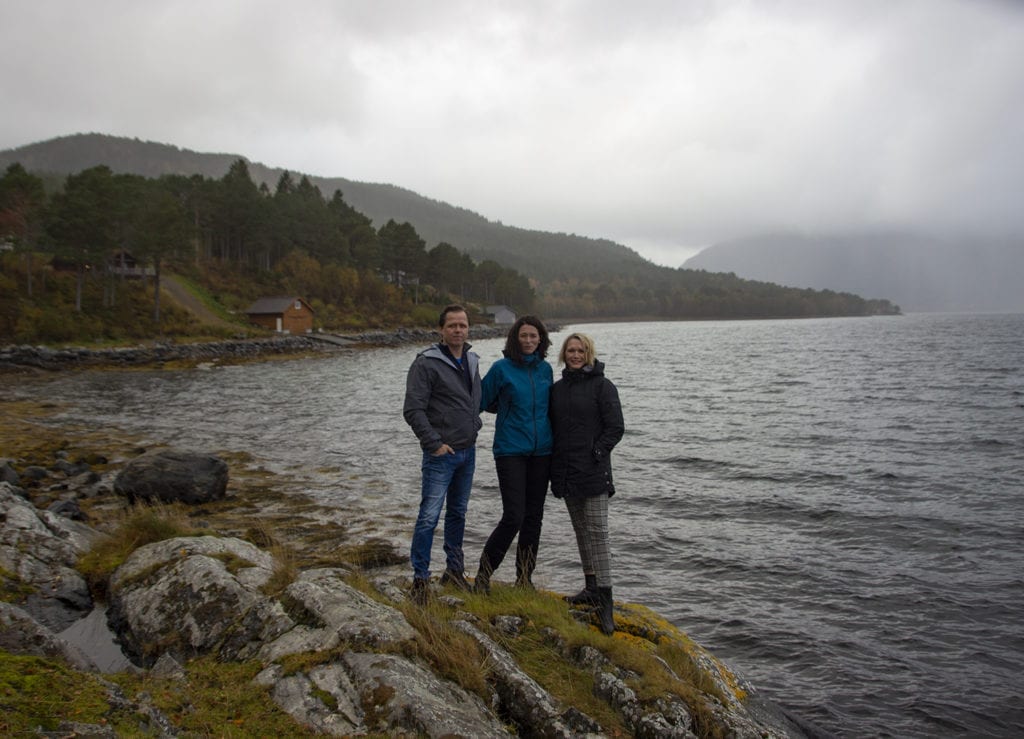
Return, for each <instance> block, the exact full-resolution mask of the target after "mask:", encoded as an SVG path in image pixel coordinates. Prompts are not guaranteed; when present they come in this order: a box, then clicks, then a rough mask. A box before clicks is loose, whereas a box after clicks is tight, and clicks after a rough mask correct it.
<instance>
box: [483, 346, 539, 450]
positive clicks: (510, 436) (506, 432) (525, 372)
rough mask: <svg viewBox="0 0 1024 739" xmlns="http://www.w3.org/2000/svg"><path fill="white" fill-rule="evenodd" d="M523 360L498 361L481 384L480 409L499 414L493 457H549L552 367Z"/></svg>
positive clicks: (536, 359) (531, 359)
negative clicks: (549, 408)
mask: <svg viewBox="0 0 1024 739" xmlns="http://www.w3.org/2000/svg"><path fill="white" fill-rule="evenodd" d="M523 359H524V362H523V364H517V363H515V362H513V361H512V360H511V359H508V358H507V357H505V358H503V359H499V360H498V361H497V362H495V363H494V364H492V365H491V368H490V369H489V370H487V375H486V376H485V377H484V379H483V382H482V383H481V399H480V409H481V410H484V411H487V412H489V413H497V414H498V418H497V421H496V422H495V426H494V446H493V449H494V456H495V457H513V456H538V457H539V456H544V455H547V454H551V422H550V421H549V420H548V396H549V394H550V392H551V382H552V376H553V373H552V371H551V365H550V364H548V363H547V361H545V360H543V359H541V358H540V357H538V356H537V355H536V354H529V355H527V356H525V357H523Z"/></svg>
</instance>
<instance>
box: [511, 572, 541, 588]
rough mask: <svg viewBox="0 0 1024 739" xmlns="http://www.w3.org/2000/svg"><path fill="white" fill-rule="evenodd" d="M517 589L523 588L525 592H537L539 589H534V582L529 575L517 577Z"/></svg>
mask: <svg viewBox="0 0 1024 739" xmlns="http://www.w3.org/2000/svg"><path fill="white" fill-rule="evenodd" d="M516 587H517V588H522V589H523V590H536V589H537V588H535V587H534V585H533V580H531V579H530V576H529V575H527V576H526V577H523V576H520V577H517V578H516Z"/></svg>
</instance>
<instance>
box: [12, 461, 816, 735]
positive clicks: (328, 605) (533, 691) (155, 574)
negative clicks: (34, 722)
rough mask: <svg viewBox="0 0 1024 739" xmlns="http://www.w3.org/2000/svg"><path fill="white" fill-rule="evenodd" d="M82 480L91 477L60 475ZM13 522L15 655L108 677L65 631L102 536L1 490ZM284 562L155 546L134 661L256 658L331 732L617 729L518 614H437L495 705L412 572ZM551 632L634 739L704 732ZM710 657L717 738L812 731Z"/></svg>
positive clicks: (117, 590) (130, 639)
mask: <svg viewBox="0 0 1024 739" xmlns="http://www.w3.org/2000/svg"><path fill="white" fill-rule="evenodd" d="M71 472H77V473H78V474H81V471H77V470H68V471H65V472H62V473H60V474H68V473H71ZM23 473H24V470H22V474H23ZM52 474H57V473H56V472H53V473H52ZM45 488H46V486H45V485H40V486H39V489H40V490H44V489H45ZM0 513H2V520H0V566H2V567H3V568H4V572H5V574H4V577H5V578H9V579H11V580H14V581H16V582H17V584H20V585H24V590H25V596H24V598H23V601H24V602H23V603H21V604H19V605H17V606H16V605H11V604H0V648H3V649H5V650H7V651H9V652H14V653H19V654H32V655H36V656H44V657H47V658H51V659H60V660H63V661H65V662H66V663H67V664H68V665H70V666H71V667H73V668H74V669H77V670H82V671H95V670H96V669H98V668H97V660H92V659H91V658H90V656H89V655H88V654H86V653H83V650H79V649H76V648H75V645H72V644H68V643H66V642H65V641H63V640H62V639H61V638H60V637H59V636H57V632H58V631H59V630H60V629H62V628H63V627H65V626H66V625H67V622H68V621H69V620H73V619H75V618H82V617H83V616H85V615H86V614H87V613H88V612H90V611H91V607H92V603H91V599H89V597H88V590H87V588H85V586H84V582H81V576H80V575H78V574H77V573H76V571H75V570H74V564H75V561H76V559H77V557H78V556H79V555H80V554H81V553H82V552H84V551H86V550H87V549H88V547H89V546H90V544H91V542H92V541H93V540H94V539H95V538H96V536H97V533H96V532H95V531H93V530H92V529H89V528H88V527H86V526H84V525H83V524H81V523H78V522H75V521H70V520H67V519H64V518H61V517H59V516H57V515H55V514H53V513H52V512H49V511H46V510H39V509H37V508H36V507H35V506H34V505H33V504H32V503H31V502H30V501H29V500H28V495H27V493H25V491H24V490H23V489H20V488H18V487H16V486H14V485H12V484H11V483H9V482H4V483H0ZM282 567H283V563H282V562H279V561H278V560H277V559H275V557H274V556H273V555H272V554H271V553H270V552H269V551H266V550H263V549H260V548H259V547H257V546H255V545H254V544H252V543H250V542H248V541H244V540H242V539H239V538H235V537H231V536H213V535H206V536H188V537H177V538H172V539H166V540H163V541H158V542H155V543H151V544H147V545H145V546H142V547H139V548H138V549H136V550H135V551H134V552H133V553H132V554H131V555H129V556H128V557H127V558H126V559H125V561H124V562H123V563H122V564H121V565H120V567H118V568H117V569H116V570H115V572H114V573H113V575H112V576H111V577H110V580H109V583H108V585H107V593H108V599H109V603H108V623H109V625H110V627H111V628H112V631H113V633H114V635H115V636H116V639H117V640H118V642H119V643H120V645H121V648H122V649H123V650H124V653H125V654H126V655H127V656H128V657H129V658H131V660H132V662H133V663H134V665H136V666H137V667H138V668H141V669H146V670H149V671H150V672H151V673H152V674H153V675H167V676H176V679H187V673H186V671H185V670H184V669H183V668H182V667H181V665H183V664H186V663H187V662H188V661H189V660H190V659H192V658H194V657H214V658H216V659H217V660H220V661H222V662H226V661H242V660H257V661H258V662H259V664H260V665H262V671H260V672H259V673H258V675H257V677H256V678H255V683H256V684H257V685H259V686H262V687H264V688H266V690H267V693H268V695H269V697H270V699H272V700H273V701H274V702H275V703H276V704H277V705H278V706H279V707H280V708H281V709H282V710H283V711H285V712H286V713H287V714H289V715H290V716H292V717H293V718H294V719H295V720H296V721H297V722H298V723H300V724H302V725H303V726H305V727H307V729H309V730H313V731H315V732H317V733H322V734H326V735H332V736H353V735H365V734H371V735H395V734H415V735H424V736H431V737H442V736H474V737H476V736H481V737H498V736H508V735H509V734H510V733H518V734H519V735H524V736H549V737H576V736H601V735H603V734H604V730H603V728H602V727H601V725H600V724H599V723H598V721H596V720H595V719H594V718H593V717H591V716H588V715H586V714H585V713H583V712H582V711H580V710H579V709H578V708H576V707H574V706H569V705H564V704H562V703H561V702H560V701H559V700H558V699H557V698H556V697H555V696H553V695H552V694H551V693H549V692H548V691H547V690H545V688H544V687H543V686H541V685H540V684H538V683H537V682H536V681H535V680H534V679H533V678H532V677H530V675H529V674H528V673H527V672H526V671H525V670H524V669H523V668H522V667H521V666H520V665H519V664H517V662H516V659H515V658H514V656H513V654H512V652H511V651H510V650H509V649H507V648H506V646H503V644H505V645H507V644H509V643H510V640H511V641H512V642H514V640H515V639H517V638H522V637H521V634H522V633H523V632H524V629H525V624H524V623H522V619H520V618H518V617H517V616H514V615H504V616H497V617H495V618H493V619H492V620H491V622H489V623H488V622H482V621H480V620H478V619H477V618H476V617H474V616H472V615H471V614H469V613H465V612H460V609H462V607H463V606H464V605H465V604H464V602H463V601H461V600H460V599H459V598H458V597H457V596H455V595H445V596H443V597H442V598H439V599H438V601H439V603H440V605H439V606H437V607H439V608H441V607H443V608H448V609H454V611H453V612H454V613H455V614H456V616H455V618H454V619H453V620H452V621H451V625H452V627H453V628H454V629H455V630H456V631H458V632H461V634H463V635H465V636H467V637H468V638H469V639H471V640H472V642H474V643H475V644H476V645H477V646H478V647H479V649H480V652H481V654H482V655H483V656H484V661H485V663H486V664H487V666H488V670H487V689H486V690H485V691H484V693H486V694H481V692H480V691H479V690H476V691H472V690H469V689H467V688H466V687H464V686H463V685H461V684H459V683H458V682H456V681H454V680H452V679H449V678H447V677H444V676H443V675H441V674H440V673H439V672H436V671H435V670H434V669H433V668H432V667H431V664H430V663H429V662H428V661H427V660H425V659H424V657H423V656H422V651H421V649H419V648H418V645H419V644H420V640H421V638H422V635H421V634H420V633H419V632H418V630H417V627H415V626H414V625H413V624H412V623H411V622H410V618H412V616H411V615H410V617H409V618H407V617H406V615H405V613H407V612H409V611H408V608H409V605H408V604H407V601H406V596H405V590H406V586H407V583H406V582H405V576H404V575H402V574H397V573H392V574H390V575H379V576H377V577H374V578H373V579H372V580H369V581H367V580H365V579H363V580H362V581H361V582H362V583H363V585H361V586H360V587H359V588H357V587H354V586H353V584H352V577H353V575H354V574H355V573H354V572H353V571H350V570H347V569H345V568H341V567H318V568H313V569H307V570H305V571H300V572H298V573H297V574H295V575H294V576H293V577H291V578H290V582H289V581H282V578H281V577H280V575H281V573H282V571H284V572H287V570H286V569H285V570H282ZM8 590H9V588H8ZM368 593H370V594H368ZM537 597H546V596H543V595H538V596H537ZM55 603H60V604H61V605H60V607H59V608H58V607H57V606H56V605H55ZM617 609H618V614H617V615H618V616H619V617H620V618H622V619H623V621H624V622H625V621H627V620H628V621H629V622H630V624H631V625H629V626H628V629H629V632H630V633H629V636H628V638H630V639H635V640H637V641H638V643H639V642H644V643H647V644H649V645H654V644H656V643H658V642H659V641H663V640H670V639H676V640H678V639H680V638H681V636H680V635H679V634H678V633H677V632H676V633H673V632H674V629H673V628H672V627H671V626H670V625H668V624H661V623H659V622H658V621H657V619H656V618H654V617H653V614H648V613H647V612H645V611H644V610H643V609H634V610H630V609H629V608H627V607H625V606H623V605H622V604H619V605H618V606H617ZM58 613H59V616H58ZM416 613H419V612H418V611H417V612H416ZM414 620H416V619H414ZM542 636H543V639H544V640H545V641H546V642H547V647H548V651H549V652H550V654H551V659H556V660H557V659H563V660H566V663H567V664H571V665H572V666H573V667H574V668H578V669H583V670H585V671H587V672H589V673H590V674H591V676H592V678H593V684H594V690H593V694H594V695H595V696H596V697H597V698H598V699H599V700H601V701H603V702H604V703H605V704H606V705H607V706H608V709H609V710H611V711H613V712H614V714H615V715H617V716H619V717H620V720H621V723H622V725H624V726H626V727H628V729H629V731H631V732H632V733H633V735H635V736H640V737H687V738H689V737H694V736H696V731H697V730H696V728H695V726H696V721H695V718H694V714H693V713H692V711H691V707H690V706H688V705H687V703H685V702H684V701H683V700H682V699H681V698H679V697H678V696H676V695H674V694H670V693H666V694H665V695H664V696H662V697H660V698H658V699H657V700H653V701H652V700H649V699H648V700H641V699H640V698H638V697H637V694H636V692H635V691H634V690H633V689H632V688H631V687H630V686H629V681H630V679H631V678H632V677H636V676H635V675H633V674H631V673H629V671H627V670H623V669H621V668H619V667H616V666H615V665H614V664H613V663H612V662H611V660H610V659H609V658H608V657H607V656H606V655H605V654H603V653H602V652H601V651H600V650H598V649H595V648H593V647H589V646H588V647H583V648H575V649H574V648H570V647H569V646H568V645H567V644H566V643H565V642H564V641H562V637H560V636H559V635H558V633H557V632H555V631H554V630H549V632H545V633H544V634H543V635H542ZM602 638H604V637H602ZM695 654H696V655H697V658H696V659H697V661H698V662H700V664H701V667H702V669H703V670H704V672H705V673H706V674H707V675H708V676H710V679H711V680H712V682H713V683H714V686H715V688H714V690H713V691H712V692H713V694H712V693H708V694H704V695H703V697H702V699H701V700H702V701H703V702H704V705H703V709H702V711H701V714H702V718H701V719H700V720H701V721H703V722H705V723H704V726H705V728H707V722H708V721H713V723H714V730H715V731H716V732H718V733H721V734H723V735H728V736H732V737H738V738H743V739H746V738H749V739H753V738H754V737H787V736H792V737H798V736H802V735H803V734H802V733H801V732H800V730H799V729H797V728H796V726H795V725H794V724H792V723H790V722H788V721H786V719H785V717H784V716H782V714H781V713H779V712H772V711H771V710H767V709H766V708H765V706H768V704H766V703H764V702H760V701H756V700H754V701H752V700H751V698H750V696H751V695H753V693H754V691H753V689H752V688H751V687H750V686H748V685H746V684H743V683H742V681H739V680H738V678H736V677H735V676H734V675H733V674H732V673H731V672H729V671H728V670H726V669H725V668H724V667H723V666H722V665H721V663H719V662H718V661H717V660H715V659H714V658H713V657H712V656H711V655H709V654H707V653H706V652H704V651H703V650H701V649H699V648H695ZM669 672H671V670H669ZM109 701H110V703H111V706H112V707H115V706H116V705H127V704H129V703H130V704H131V706H132V710H133V711H134V712H135V713H137V714H140V715H144V716H145V717H146V721H147V725H148V726H149V727H150V730H151V731H153V732H155V733H159V734H163V735H174V734H175V729H174V726H173V724H172V722H170V721H169V720H168V718H167V717H166V716H164V715H163V714H161V713H160V712H159V711H158V710H156V709H155V708H154V707H153V706H152V705H150V703H149V702H148V701H147V700H146V698H145V696H144V695H141V694H140V696H137V697H135V698H134V699H132V700H131V701H129V700H128V698H126V697H125V696H124V695H122V694H121V693H120V692H119V691H118V690H117V689H116V688H115V687H114V686H111V689H110V691H109ZM751 707H757V710H751ZM72 728H74V730H76V731H79V732H80V733H82V732H87V731H95V733H96V735H107V734H104V733H103V730H102V729H101V728H100V727H92V728H90V727H82V726H78V727H71V726H70V725H68V726H66V727H65V729H66V730H68V731H71V730H72Z"/></svg>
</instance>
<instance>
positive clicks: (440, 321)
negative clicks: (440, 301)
mask: <svg viewBox="0 0 1024 739" xmlns="http://www.w3.org/2000/svg"><path fill="white" fill-rule="evenodd" d="M449 313H465V314H466V317H467V318H469V311H467V310H466V309H465V308H463V307H462V306H461V305H457V304H456V303H452V304H451V305H446V306H445V307H444V309H443V310H442V311H441V315H440V316H438V317H437V325H438V326H440V327H441V328H444V322H445V321H447V320H448V314H449Z"/></svg>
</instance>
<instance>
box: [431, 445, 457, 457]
mask: <svg viewBox="0 0 1024 739" xmlns="http://www.w3.org/2000/svg"><path fill="white" fill-rule="evenodd" d="M442 454H455V450H454V449H452V448H451V447H450V446H448V445H447V444H442V445H441V446H439V447H438V448H437V449H435V450H434V456H435V457H440V456H441V455H442Z"/></svg>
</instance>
